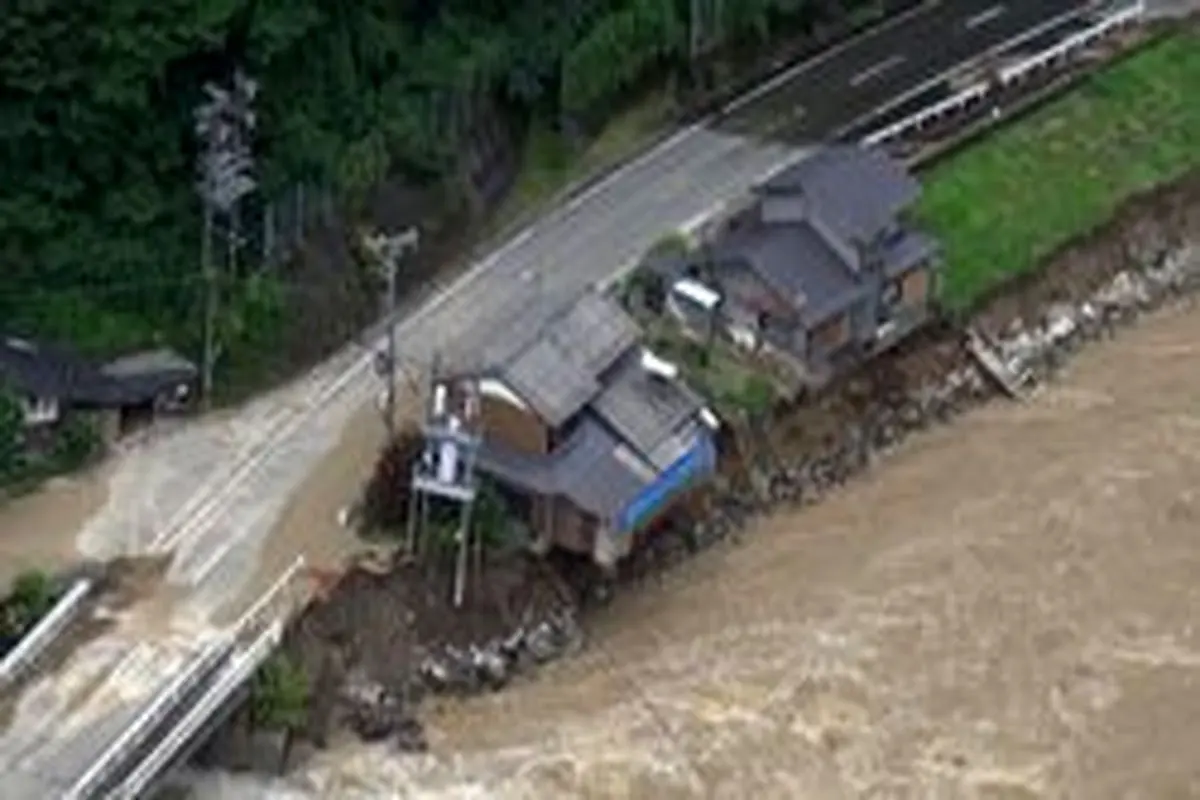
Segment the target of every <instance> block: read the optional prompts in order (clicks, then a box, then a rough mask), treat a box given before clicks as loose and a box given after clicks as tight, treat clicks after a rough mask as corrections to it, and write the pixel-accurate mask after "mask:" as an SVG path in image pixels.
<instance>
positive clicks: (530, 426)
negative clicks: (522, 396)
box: [479, 395, 550, 455]
mask: <svg viewBox="0 0 1200 800" xmlns="http://www.w3.org/2000/svg"><path fill="white" fill-rule="evenodd" d="M479 413H480V418H481V420H482V422H483V430H484V435H485V436H487V438H488V440H490V441H494V442H497V443H499V444H503V445H505V446H507V447H511V448H512V449H514V450H516V451H518V452H521V453H534V454H539V455H544V454H546V453H548V452H550V431H549V429H548V428H547V427H546V425H545V424H544V423H543V422H542V421H541V419H540V418H538V416H537V415H536V414H534V413H533V412H532V411H530V410H528V409H523V408H518V407H517V406H515V405H513V404H512V403H510V402H508V401H506V400H504V399H503V398H500V397H495V396H491V395H483V396H482V397H481V398H480V401H479Z"/></svg>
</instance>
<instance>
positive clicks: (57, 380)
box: [0, 337, 117, 405]
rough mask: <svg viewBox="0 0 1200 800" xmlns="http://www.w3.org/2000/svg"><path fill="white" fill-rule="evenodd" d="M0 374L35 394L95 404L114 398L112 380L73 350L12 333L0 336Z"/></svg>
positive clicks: (13, 383) (10, 382) (18, 389)
mask: <svg viewBox="0 0 1200 800" xmlns="http://www.w3.org/2000/svg"><path fill="white" fill-rule="evenodd" d="M0 377H3V379H4V380H5V381H6V382H7V383H9V384H11V385H12V387H13V388H14V389H15V390H17V391H20V392H25V393H28V394H31V395H36V396H38V397H53V398H59V399H63V400H69V401H73V402H78V403H89V404H97V405H105V404H108V403H112V402H115V400H116V398H117V386H116V385H115V384H114V382H113V381H111V380H109V379H108V378H107V377H105V376H104V375H103V374H102V373H101V372H100V371H99V370H98V369H96V368H95V367H94V366H92V365H91V364H90V363H88V362H87V361H86V360H84V359H82V358H80V357H79V356H78V355H76V354H75V353H74V352H72V351H70V350H68V349H67V348H63V347H58V346H55V345H49V344H44V343H39V342H32V341H28V340H25V339H19V338H15V337H7V338H4V339H3V340H0Z"/></svg>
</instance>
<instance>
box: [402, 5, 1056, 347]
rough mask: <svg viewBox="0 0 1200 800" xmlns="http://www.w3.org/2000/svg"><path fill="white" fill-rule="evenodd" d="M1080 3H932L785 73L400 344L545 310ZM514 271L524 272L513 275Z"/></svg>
mask: <svg viewBox="0 0 1200 800" xmlns="http://www.w3.org/2000/svg"><path fill="white" fill-rule="evenodd" d="M1079 6H1080V4H1079V3H1078V2H1066V1H1064V0H1058V1H1057V2H1055V1H1054V0H1021V1H1018V2H1010V3H1008V4H997V3H993V2H986V1H981V0H955V1H954V2H940V3H936V4H933V5H929V6H926V7H924V8H923V9H921V10H920V11H917V12H915V13H910V14H909V15H907V16H905V17H903V18H902V19H901V20H900V21H899V22H897V23H894V24H892V25H891V26H889V27H887V28H884V29H882V30H879V31H877V32H874V33H872V34H870V35H868V36H865V37H862V38H860V39H858V40H856V41H854V42H852V43H851V44H850V45H849V46H845V47H843V48H840V49H838V50H836V51H834V52H833V53H831V54H829V55H827V56H825V57H823V58H819V59H817V60H816V61H814V62H810V63H809V64H808V65H807V66H802V67H801V68H800V69H796V70H793V71H791V72H789V73H785V74H784V75H782V76H780V79H778V80H777V81H772V82H771V83H769V84H767V85H766V86H764V87H761V88H760V90H758V91H756V92H754V93H752V94H751V95H750V96H749V97H747V98H744V99H743V100H742V101H739V102H735V103H734V104H732V107H731V108H730V109H729V111H728V113H726V114H724V115H722V116H720V117H718V118H717V119H714V120H711V121H709V122H707V123H706V124H703V125H700V126H697V127H696V128H693V129H690V130H688V131H686V132H685V133H683V134H681V135H680V136H679V137H677V138H675V139H673V140H671V141H670V142H668V143H667V145H668V146H666V147H663V148H661V149H659V150H658V151H656V152H655V153H653V155H652V156H651V157H649V158H646V159H644V160H642V161H640V162H638V163H635V164H634V165H632V166H630V167H628V168H626V169H625V170H624V171H622V172H621V173H619V174H618V175H616V176H615V177H614V178H613V179H611V180H610V181H608V182H606V183H605V184H603V185H601V186H599V187H597V188H596V189H595V190H593V191H591V192H589V193H588V194H587V195H585V196H584V197H583V198H582V199H581V200H579V201H576V203H575V204H572V205H569V206H568V207H566V208H564V209H560V210H557V211H556V212H554V213H552V214H551V215H550V216H549V217H547V218H546V219H544V220H543V221H542V222H541V223H540V224H539V225H537V226H536V227H535V228H534V229H533V232H532V233H530V234H527V235H526V237H525V238H523V239H521V240H519V241H518V243H517V244H516V245H515V246H511V247H509V248H506V249H504V250H502V251H501V252H500V254H499V255H498V256H497V257H495V258H494V259H492V260H491V262H490V264H489V265H488V268H487V270H486V271H483V272H480V273H477V274H476V275H475V276H474V277H473V278H472V279H471V280H469V281H467V282H466V283H465V284H463V285H461V286H459V287H458V288H457V291H456V292H455V294H454V296H453V297H452V298H450V299H447V300H446V301H445V302H444V303H443V304H442V305H440V306H439V307H438V308H437V309H436V310H433V311H431V312H430V313H427V314H425V315H422V317H421V318H420V319H419V320H418V321H414V322H410V323H409V324H407V325H405V326H403V327H402V329H401V330H402V332H403V339H402V343H401V347H402V349H403V350H404V352H406V354H409V355H412V356H414V357H420V358H427V357H428V355H429V352H430V348H431V347H432V346H434V345H436V344H437V343H438V342H444V341H446V334H447V332H450V331H458V332H459V334H460V335H459V337H458V339H457V341H456V344H458V345H465V347H466V348H470V347H472V346H475V345H477V344H479V343H481V342H487V341H489V340H490V339H492V338H493V337H495V336H497V335H500V334H502V333H503V331H504V330H505V329H507V328H509V327H512V326H517V325H530V324H535V320H534V317H537V316H540V314H541V313H543V312H544V310H545V309H553V308H555V307H561V303H562V302H563V300H564V298H567V297H569V296H571V295H573V294H575V293H577V292H578V291H580V290H581V289H583V288H585V287H586V286H588V285H590V284H594V283H597V282H601V281H603V280H605V279H608V278H609V277H611V276H612V274H613V273H614V271H615V270H616V269H618V268H620V267H621V265H623V264H626V263H628V262H630V261H631V260H634V259H636V258H637V257H638V256H640V255H641V254H642V253H644V252H645V251H646V250H647V249H649V247H650V246H652V245H653V243H654V242H655V240H656V239H658V238H659V237H660V236H661V235H662V234H663V233H664V232H665V231H669V230H672V229H676V228H679V227H681V226H684V225H685V224H687V223H688V221H690V220H694V219H696V218H698V217H699V216H701V215H703V214H704V213H705V212H706V211H709V210H711V209H713V208H715V207H717V206H718V205H719V204H720V203H721V202H722V201H724V200H726V199H728V198H730V197H733V196H736V195H738V194H740V193H743V192H745V191H746V189H748V188H749V187H750V186H751V185H752V184H754V183H755V182H757V181H758V180H760V179H761V178H763V177H764V176H765V175H766V174H769V173H770V172H772V171H773V170H774V169H777V168H778V167H779V166H780V165H782V164H784V163H786V162H787V161H789V160H790V159H794V158H798V157H800V156H802V154H803V152H804V148H805V147H806V146H807V145H809V144H811V143H812V142H814V141H817V140H820V139H823V138H826V137H828V136H829V135H830V134H831V132H833V131H836V130H838V129H840V128H842V127H844V126H847V125H849V124H851V123H852V122H854V121H856V120H858V119H859V118H860V117H862V116H863V115H865V114H866V113H867V112H869V111H871V110H872V109H874V108H877V107H879V106H880V105H882V104H884V103H886V102H887V101H888V100H889V99H892V98H894V97H896V96H898V95H899V94H901V93H903V92H905V91H906V90H910V89H912V88H913V87H915V86H918V85H920V84H922V83H924V82H926V81H929V80H931V79H933V78H935V77H936V76H938V75H939V74H941V73H943V72H945V71H947V70H948V69H950V68H952V67H954V66H956V65H958V64H960V63H962V62H963V61H965V60H967V59H969V58H970V57H972V55H975V54H978V53H980V52H983V51H985V50H988V49H989V48H992V47H994V46H996V45H998V44H1000V43H1003V42H1005V41H1007V40H1010V39H1012V38H1013V37H1015V36H1017V35H1018V34H1020V33H1022V32H1025V31H1028V30H1030V29H1031V28H1034V27H1036V26H1038V25H1040V24H1042V23H1045V22H1046V21H1048V20H1052V19H1054V18H1056V17H1058V16H1060V15H1062V14H1063V13H1064V12H1066V11H1069V10H1071V9H1075V8H1078V7H1079ZM525 274H528V275H530V276H531V279H530V280H527V281H525V280H521V276H522V275H525ZM538 298H541V299H540V300H538ZM456 349H457V348H456Z"/></svg>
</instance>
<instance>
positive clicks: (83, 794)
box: [66, 635, 234, 800]
mask: <svg viewBox="0 0 1200 800" xmlns="http://www.w3.org/2000/svg"><path fill="white" fill-rule="evenodd" d="M233 649H234V643H233V637H231V636H228V635H226V636H224V637H222V638H221V639H220V640H218V641H216V642H214V643H213V644H211V645H210V646H209V647H207V648H205V650H204V651H203V652H202V653H201V654H200V655H199V656H198V657H197V658H196V659H195V660H193V661H192V662H191V663H190V664H188V665H187V666H186V667H185V668H184V669H183V670H182V671H181V672H180V673H178V674H177V675H176V676H175V677H174V678H173V679H172V680H171V682H170V683H168V684H167V686H166V687H165V688H164V689H163V690H162V691H161V692H159V694H158V695H157V696H156V697H155V698H154V700H153V701H151V703H150V705H149V706H148V707H147V708H146V709H145V710H144V711H143V712H142V713H141V714H139V715H138V717H137V719H135V720H134V721H133V722H132V723H130V725H129V726H128V727H126V728H125V729H124V730H123V731H121V735H120V736H118V737H117V738H116V739H114V740H113V741H112V742H110V743H109V745H108V747H106V748H105V749H104V752H103V753H101V754H100V755H99V756H98V757H97V758H96V760H95V761H93V762H92V765H91V767H89V768H88V770H87V771H86V772H85V773H84V774H83V775H81V776H80V778H79V780H77V781H76V782H75V784H74V785H73V786H72V787H71V788H70V790H69V791H68V792H67V794H66V797H67V798H68V800H88V798H91V797H94V796H96V794H97V793H98V792H99V791H100V790H101V789H102V788H103V787H104V784H105V783H107V782H108V781H110V780H112V778H113V776H114V775H115V774H116V772H117V771H118V770H119V769H120V768H121V766H122V764H123V763H124V762H125V761H126V760H127V759H128V758H129V756H130V754H132V753H133V752H134V751H135V750H136V749H137V748H139V747H142V746H144V745H145V744H146V743H147V742H148V740H149V737H150V736H151V734H153V733H154V732H155V728H156V727H157V726H159V725H161V724H162V723H163V722H165V721H166V720H167V719H168V717H169V716H170V715H171V713H172V712H174V711H176V710H178V708H179V706H180V704H181V703H182V702H183V701H184V699H185V698H186V697H187V695H188V693H189V692H192V691H195V690H196V689H197V687H198V686H200V685H201V684H202V683H203V682H204V681H206V680H208V679H209V678H211V676H212V674H213V672H214V671H215V670H217V669H218V668H219V667H220V665H221V662H222V661H224V660H225V659H226V658H228V657H229V655H230V654H231V653H232V652H233Z"/></svg>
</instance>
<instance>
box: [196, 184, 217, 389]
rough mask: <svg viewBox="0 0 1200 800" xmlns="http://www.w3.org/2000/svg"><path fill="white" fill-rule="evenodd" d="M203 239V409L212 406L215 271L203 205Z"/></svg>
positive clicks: (209, 212) (209, 219) (208, 214)
mask: <svg viewBox="0 0 1200 800" xmlns="http://www.w3.org/2000/svg"><path fill="white" fill-rule="evenodd" d="M203 236H204V238H203V239H202V240H201V241H200V269H201V272H202V277H203V280H204V356H203V364H202V365H201V372H200V398H201V402H203V403H204V407H205V408H209V407H211V405H212V384H213V364H214V362H215V361H216V358H215V355H216V353H215V348H216V336H217V332H216V329H217V301H218V300H217V270H216V266H215V265H214V264H213V257H212V237H213V207H212V204H211V203H208V202H206V203H205V204H204V234H203Z"/></svg>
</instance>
